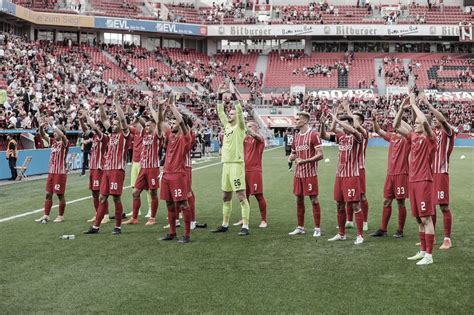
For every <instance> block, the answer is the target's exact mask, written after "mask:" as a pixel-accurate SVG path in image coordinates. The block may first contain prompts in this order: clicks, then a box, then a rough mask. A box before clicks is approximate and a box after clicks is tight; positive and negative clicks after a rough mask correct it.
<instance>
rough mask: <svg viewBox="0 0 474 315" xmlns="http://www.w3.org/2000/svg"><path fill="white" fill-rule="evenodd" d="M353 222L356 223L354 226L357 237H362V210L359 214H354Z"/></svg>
mask: <svg viewBox="0 0 474 315" xmlns="http://www.w3.org/2000/svg"><path fill="white" fill-rule="evenodd" d="M355 219H356V220H355V221H356V225H357V235H360V236H362V235H364V230H363V229H362V228H363V226H364V225H363V224H364V214H363V213H362V210H361V211H359V212H356V213H355Z"/></svg>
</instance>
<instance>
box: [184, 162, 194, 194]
mask: <svg viewBox="0 0 474 315" xmlns="http://www.w3.org/2000/svg"><path fill="white" fill-rule="evenodd" d="M186 181H187V183H188V189H189V190H190V191H191V190H192V188H191V187H193V169H192V168H191V167H186Z"/></svg>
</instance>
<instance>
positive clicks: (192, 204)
mask: <svg viewBox="0 0 474 315" xmlns="http://www.w3.org/2000/svg"><path fill="white" fill-rule="evenodd" d="M183 119H184V122H185V123H186V125H187V126H188V128H189V139H190V144H189V146H188V149H189V151H188V154H187V155H186V179H187V182H188V205H189V211H190V215H191V230H194V229H196V228H200V227H202V228H205V227H207V224H205V223H204V224H202V223H198V222H197V221H196V197H195V195H194V191H193V187H192V186H193V166H192V163H191V153H192V151H193V147H194V145H195V142H196V133H195V132H194V130H193V121H192V119H191V117H189V116H183ZM177 222H179V219H178V221H177ZM176 226H178V225H176Z"/></svg>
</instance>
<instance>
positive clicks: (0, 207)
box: [0, 148, 474, 314]
mask: <svg viewBox="0 0 474 315" xmlns="http://www.w3.org/2000/svg"><path fill="white" fill-rule="evenodd" d="M473 153H474V150H473V149H468V148H455V149H454V152H453V155H452V164H451V202H452V204H451V209H452V211H453V216H454V220H453V245H454V247H453V248H452V249H451V250H449V251H443V252H442V251H440V250H439V249H438V248H439V245H440V241H441V240H442V219H441V214H440V212H439V210H438V215H439V219H438V222H439V223H438V231H437V240H438V243H437V245H436V246H435V250H434V255H433V257H434V261H435V263H434V264H433V265H430V266H426V267H418V266H416V265H415V263H413V262H409V261H407V260H406V257H407V256H409V255H413V254H415V253H416V251H417V247H416V246H415V243H416V242H417V240H418V239H417V227H416V224H415V222H414V219H413V218H411V217H410V216H409V217H408V219H407V225H406V230H405V235H406V236H405V238H403V239H401V240H398V239H394V238H392V237H387V238H383V239H379V238H377V239H374V238H371V237H369V236H366V238H365V240H366V242H365V243H364V244H362V245H361V246H355V245H353V240H354V237H355V231H354V230H348V238H349V240H347V241H346V242H337V243H329V242H327V239H328V238H329V237H332V236H333V235H335V233H336V232H337V230H336V228H335V226H336V213H335V205H334V202H333V200H332V189H333V184H334V176H335V166H336V160H337V156H336V154H337V152H336V149H335V148H325V158H330V160H331V162H330V163H328V164H326V163H320V164H319V185H320V202H321V206H322V232H323V236H322V237H321V238H320V239H318V240H316V239H315V238H313V237H312V234H311V233H307V234H306V235H303V236H296V237H290V236H288V232H290V231H292V230H293V229H294V228H295V226H296V210H295V202H294V197H293V195H292V183H293V181H292V180H293V179H292V175H293V174H292V173H291V172H288V171H287V164H286V158H285V157H284V153H283V149H282V148H277V149H275V150H272V151H268V152H266V153H265V155H264V182H265V196H266V198H267V203H268V223H269V227H268V228H267V229H259V228H258V224H259V218H260V217H259V211H258V208H257V204H256V201H255V199H251V226H250V232H251V235H250V236H248V237H238V236H237V232H238V229H237V228H234V227H232V228H231V230H230V232H229V233H226V234H220V235H215V234H212V233H210V232H209V230H210V228H214V227H216V226H217V225H219V224H220V223H221V220H222V214H221V213H222V212H221V200H220V198H221V193H220V190H219V188H220V176H221V166H220V165H212V166H209V167H208V168H202V169H198V170H196V171H195V172H194V174H193V177H194V187H193V188H194V191H195V193H196V198H197V204H196V205H197V207H196V209H197V210H196V211H197V217H198V220H199V221H200V222H206V223H208V225H209V226H210V228H208V229H207V230H202V229H200V230H197V231H195V232H193V233H192V236H191V238H192V243H190V244H186V245H182V244H178V243H175V242H172V243H164V242H160V241H159V240H158V238H159V237H160V236H162V235H164V234H165V233H166V230H164V229H162V227H163V225H165V223H166V222H165V220H166V213H165V207H164V202H160V208H159V212H158V223H159V224H158V225H156V226H153V227H145V226H144V223H145V219H144V218H143V217H140V225H136V226H124V227H123V234H122V235H120V236H112V235H111V234H110V232H111V230H112V228H113V225H112V224H107V225H105V226H104V227H103V228H102V230H101V233H100V234H99V235H82V231H83V230H85V229H86V228H87V227H88V223H86V219H89V218H90V217H91V216H92V215H93V212H92V202H91V200H90V199H88V200H85V201H81V202H77V203H74V204H71V205H68V206H67V208H66V221H65V222H64V223H61V224H54V223H49V224H46V225H40V224H37V223H34V222H33V220H34V219H36V218H38V217H39V216H40V214H34V215H29V216H26V217H22V218H18V219H15V220H12V221H7V222H2V223H0V262H1V269H0V313H2V314H20V313H44V314H48V313H58V314H64V313H79V314H83V313H126V314H128V313H135V314H139V313H183V312H186V313H221V314H222V313H334V314H336V313H339V314H340V313H358V314H384V313H385V314H388V313H392V314H407V313H418V314H428V313H433V314H434V313H452V314H467V313H469V314H472V301H473V300H474V268H473V262H474V233H473V229H472V226H473V220H474V206H473V200H474V199H473V194H474V189H473V184H472V182H473V181H472V179H473V175H474V167H473V166H474V154H473ZM461 155H466V159H465V160H461V159H460V158H459V157H460V156H461ZM367 157H368V158H367V189H368V200H369V205H370V210H369V232H372V231H374V230H376V229H377V228H378V226H379V224H380V218H381V210H382V192H383V183H384V179H385V174H386V173H385V172H386V160H387V149H386V148H369V149H368V152H367ZM216 161H218V160H217V159H214V160H213V161H210V162H208V164H213V163H215V162H216ZM45 163H46V161H45ZM204 165H206V164H199V165H197V166H196V167H201V166H204ZM87 182H88V177H79V175H77V174H74V175H70V177H69V179H68V189H67V196H66V197H67V200H74V199H78V198H82V197H85V196H88V195H89V191H88V190H87ZM44 183H45V180H38V181H31V182H24V183H20V184H16V185H9V186H2V187H0V218H6V217H10V216H13V215H17V214H21V213H24V212H28V211H31V210H34V209H38V208H41V207H42V205H43V198H44ZM126 184H127V185H128V184H129V178H128V177H127V179H126ZM142 200H143V203H142V205H143V206H142V209H144V210H145V207H146V201H145V198H144V196H143V198H142ZM123 201H124V208H125V210H126V211H127V212H128V211H130V209H131V191H130V189H127V190H125V191H124V196H123ZM56 203H57V201H56V200H55V204H56ZM112 209H113V208H112ZM306 209H307V214H306V223H307V224H306V227H307V229H308V230H311V229H312V227H313V226H312V216H311V208H310V204H309V201H307V207H306ZM409 211H410V210H409ZM142 212H144V211H143V210H142ZM409 213H410V212H409ZM56 214H57V208H55V209H53V211H52V217H53V218H54V217H55V216H56ZM239 218H240V209H239V207H238V205H237V202H235V201H234V211H233V215H232V222H235V221H236V220H238V219H239ZM396 223H397V208H396V206H395V205H394V211H393V214H392V218H391V221H390V226H389V233H390V235H392V234H393V232H395V229H396ZM178 231H179V232H181V231H182V228H181V229H179V230H178ZM62 234H75V235H76V239H75V240H70V241H63V240H59V236H60V235H62Z"/></svg>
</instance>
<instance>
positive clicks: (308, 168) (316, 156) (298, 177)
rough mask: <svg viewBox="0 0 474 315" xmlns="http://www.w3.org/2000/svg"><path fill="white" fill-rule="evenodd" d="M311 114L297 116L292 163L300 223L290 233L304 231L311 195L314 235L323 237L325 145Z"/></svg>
mask: <svg viewBox="0 0 474 315" xmlns="http://www.w3.org/2000/svg"><path fill="white" fill-rule="evenodd" d="M309 121H310V115H309V114H308V113H306V112H300V113H298V116H297V117H296V129H298V130H299V133H297V134H296V135H295V138H294V139H293V143H292V146H291V155H290V156H289V157H288V162H293V161H294V162H295V164H296V169H295V176H294V180H293V193H294V194H295V196H296V209H297V221H298V226H297V227H296V229H295V230H294V231H293V232H290V233H288V234H289V235H298V234H304V233H305V231H304V213H305V205H304V197H305V196H309V198H310V200H311V204H312V205H313V219H314V233H313V236H314V237H320V236H321V226H320V224H321V206H320V204H319V200H318V194H319V185H318V161H320V160H321V159H323V157H324V155H323V146H322V144H321V139H320V138H319V134H318V132H317V131H316V130H313V129H311V128H310V127H309Z"/></svg>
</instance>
